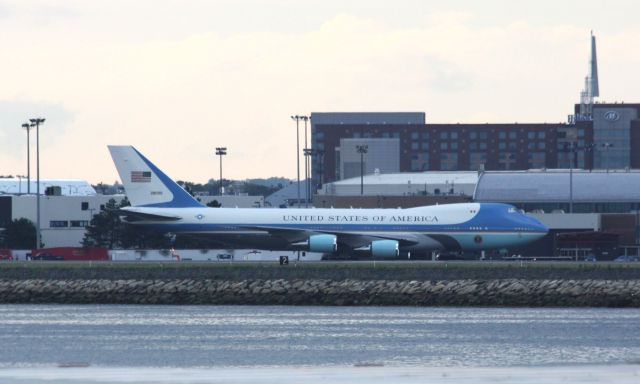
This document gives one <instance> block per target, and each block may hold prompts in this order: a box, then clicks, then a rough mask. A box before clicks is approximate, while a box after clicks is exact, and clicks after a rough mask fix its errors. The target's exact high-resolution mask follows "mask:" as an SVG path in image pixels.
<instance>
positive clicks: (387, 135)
mask: <svg viewBox="0 0 640 384" xmlns="http://www.w3.org/2000/svg"><path fill="white" fill-rule="evenodd" d="M382 137H383V138H385V139H388V138H389V137H391V134H390V133H389V132H382Z"/></svg>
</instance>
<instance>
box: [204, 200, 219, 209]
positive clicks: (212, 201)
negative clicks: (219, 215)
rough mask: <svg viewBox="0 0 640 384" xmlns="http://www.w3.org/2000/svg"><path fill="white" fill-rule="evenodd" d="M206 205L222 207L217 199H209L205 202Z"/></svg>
mask: <svg viewBox="0 0 640 384" xmlns="http://www.w3.org/2000/svg"><path fill="white" fill-rule="evenodd" d="M207 207H210V208H220V207H222V204H220V203H219V202H218V200H211V201H210V202H208V203H207Z"/></svg>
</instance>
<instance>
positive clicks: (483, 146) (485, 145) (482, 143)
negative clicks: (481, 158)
mask: <svg viewBox="0 0 640 384" xmlns="http://www.w3.org/2000/svg"><path fill="white" fill-rule="evenodd" d="M479 145H480V149H483V150H484V149H487V143H485V142H484V141H483V142H480V144H479Z"/></svg>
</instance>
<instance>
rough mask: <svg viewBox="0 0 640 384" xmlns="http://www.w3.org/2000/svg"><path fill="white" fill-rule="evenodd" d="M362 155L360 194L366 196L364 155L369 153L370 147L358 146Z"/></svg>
mask: <svg viewBox="0 0 640 384" xmlns="http://www.w3.org/2000/svg"><path fill="white" fill-rule="evenodd" d="M356 149H357V150H358V153H359V154H360V194H361V195H364V154H365V153H367V152H368V151H369V146H368V145H356Z"/></svg>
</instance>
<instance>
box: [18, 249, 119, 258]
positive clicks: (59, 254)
mask: <svg viewBox="0 0 640 384" xmlns="http://www.w3.org/2000/svg"><path fill="white" fill-rule="evenodd" d="M29 258H30V259H31V260H109V252H108V250H107V249H106V248H80V247H57V248H41V249H33V250H32V251H31V256H29Z"/></svg>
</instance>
